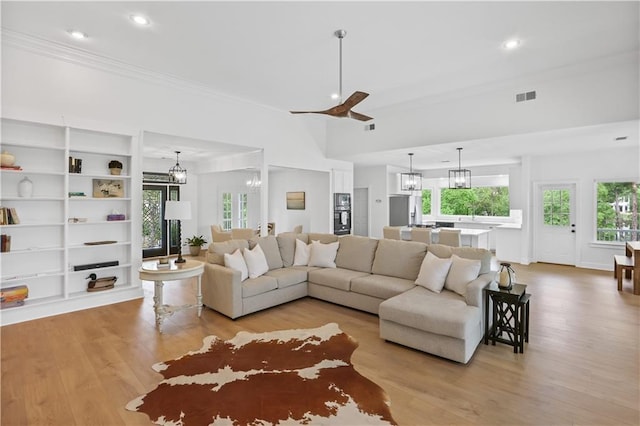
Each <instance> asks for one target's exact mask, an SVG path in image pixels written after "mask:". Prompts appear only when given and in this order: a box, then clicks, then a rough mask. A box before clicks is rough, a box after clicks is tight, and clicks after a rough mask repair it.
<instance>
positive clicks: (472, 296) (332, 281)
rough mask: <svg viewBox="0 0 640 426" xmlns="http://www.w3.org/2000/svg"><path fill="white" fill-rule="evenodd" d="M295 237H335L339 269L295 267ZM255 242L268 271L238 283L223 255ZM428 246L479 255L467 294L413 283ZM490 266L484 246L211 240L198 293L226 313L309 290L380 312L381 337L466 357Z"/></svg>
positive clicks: (282, 237) (282, 238)
mask: <svg viewBox="0 0 640 426" xmlns="http://www.w3.org/2000/svg"><path fill="white" fill-rule="evenodd" d="M296 239H299V240H301V241H302V242H304V243H310V242H311V241H319V242H321V243H323V244H327V243H331V242H335V241H338V242H339V246H338V250H337V253H336V257H335V265H336V267H335V268H329V267H326V268H320V267H313V266H294V259H295V247H296ZM256 244H258V245H260V248H261V249H262V251H263V252H264V254H265V258H266V260H267V264H268V268H269V271H268V272H266V273H265V274H263V275H261V276H259V277H257V278H248V279H246V280H244V281H242V280H241V273H240V271H237V270H234V269H230V268H228V267H225V266H224V254H225V253H232V252H234V251H235V250H237V249H246V248H249V249H250V248H253V247H254V246H255V245H256ZM427 251H429V252H431V253H433V254H434V255H436V256H437V257H438V258H449V257H451V256H452V255H454V254H455V255H457V256H459V257H461V258H466V259H476V260H479V261H480V263H481V265H480V272H479V275H478V276H477V278H475V279H474V280H473V281H471V282H470V283H469V284H468V285H467V286H466V291H465V292H464V295H461V294H458V293H456V292H454V291H450V290H448V289H446V288H445V289H443V290H442V291H441V292H440V293H435V292H433V291H431V290H428V289H426V288H424V287H422V286H419V285H416V282H415V281H416V278H417V277H418V274H419V272H420V267H421V265H422V262H423V259H424V258H425V255H426V254H427ZM490 264H491V253H490V252H489V251H488V250H484V249H472V248H468V247H460V248H451V247H447V246H442V245H438V244H431V245H427V244H423V243H419V242H411V241H398V240H385V239H382V240H377V239H373V238H365V237H357V236H351V235H346V236H342V237H337V236H335V235H333V234H313V233H309V234H293V233H284V234H279V235H278V236H277V237H274V236H268V237H261V238H255V239H252V240H249V241H247V240H231V241H226V242H223V243H215V244H211V245H210V246H209V250H208V253H207V264H206V265H205V272H204V275H203V278H202V295H203V302H204V304H205V305H206V306H208V307H210V308H212V309H214V310H216V311H218V312H220V313H222V314H224V315H226V316H228V317H230V318H238V317H240V316H243V315H247V314H250V313H252V312H256V311H259V310H262V309H265V308H269V307H272V306H276V305H278V304H281V303H285V302H289V301H292V300H295V299H298V298H301V297H305V296H311V297H314V298H318V299H322V300H326V301H329V302H332V303H336V304H340V305H344V306H348V307H351V308H355V309H359V310H363V311H366V312H370V313H373V314H377V315H378V316H379V317H380V336H381V337H382V338H383V339H385V340H388V341H392V342H396V343H400V344H402V345H405V346H409V347H412V348H415V349H419V350H421V351H425V352H428V353H432V354H435V355H438V356H442V357H445V358H448V359H452V360H454V361H458V362H462V363H466V362H468V361H469V359H470V358H471V356H472V355H473V353H474V351H475V349H476V347H477V346H478V344H479V342H480V341H481V339H482V334H483V330H484V325H483V320H484V315H483V312H484V310H483V306H482V303H483V297H482V289H483V288H484V287H485V286H486V285H487V284H488V283H490V282H491V281H492V279H493V275H494V274H493V273H492V272H491V271H490Z"/></svg>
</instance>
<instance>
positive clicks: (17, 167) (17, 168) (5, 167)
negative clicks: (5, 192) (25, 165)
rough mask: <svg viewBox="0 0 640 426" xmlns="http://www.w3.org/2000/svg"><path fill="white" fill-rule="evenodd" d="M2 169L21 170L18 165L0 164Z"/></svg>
mask: <svg viewBox="0 0 640 426" xmlns="http://www.w3.org/2000/svg"><path fill="white" fill-rule="evenodd" d="M0 169H2V170H22V167H20V166H0Z"/></svg>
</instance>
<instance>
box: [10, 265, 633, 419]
mask: <svg viewBox="0 0 640 426" xmlns="http://www.w3.org/2000/svg"><path fill="white" fill-rule="evenodd" d="M516 272H517V275H518V281H520V282H523V283H526V284H528V285H529V287H528V291H529V292H530V293H532V294H533V297H532V299H531V330H530V342H529V344H528V345H527V346H526V347H525V353H524V354H517V355H516V354H514V353H513V351H512V349H511V348H510V347H508V346H505V345H500V344H498V345H497V346H485V345H484V344H481V345H480V346H479V347H478V349H477V351H476V354H475V355H474V357H473V358H472V360H471V361H470V363H469V364H468V365H461V364H457V363H454V362H451V361H447V360H444V359H440V358H438V357H435V356H432V355H428V354H424V353H421V352H418V351H414V350H411V349H408V348H405V347H402V346H399V345H396V344H392V343H386V342H384V341H382V340H381V339H380V338H379V337H378V318H377V317H376V316H374V315H370V314H367V313H363V312H358V311H355V310H352V309H348V308H344V307H340V306H336V305H332V304H329V303H326V302H322V301H319V300H315V299H310V298H306V299H302V300H299V301H296V302H292V303H289V304H286V305H283V306H279V307H275V308H272V309H269V310H266V311H263V312H259V313H256V314H253V315H249V316H247V317H244V318H240V319H238V320H236V321H231V320H229V319H227V318H226V317H224V316H222V315H219V314H217V313H216V312H214V311H212V310H209V309H205V310H204V312H203V315H202V317H201V318H200V319H198V318H197V317H196V315H195V311H193V310H189V311H184V312H180V313H178V314H176V315H175V316H173V317H172V318H170V319H169V320H168V321H166V322H165V327H164V333H163V334H162V335H161V334H158V333H157V331H156V329H155V326H154V320H153V310H152V300H151V297H152V289H151V286H148V285H146V284H145V294H146V297H145V298H144V300H136V301H131V302H126V303H120V304H115V305H111V306H106V307H102V308H97V309H90V310H85V311H81V312H76V313H71V314H66V315H60V316H56V317H50V318H46V319H42V320H36V321H30V322H26V323H21V324H16V325H11V326H5V327H2V328H1V329H0V332H1V344H2V348H1V352H2V366H1V368H2V407H1V408H2V415H1V418H0V420H1V424H2V425H3V426H8V425H45V424H47V425H121V424H127V425H136V424H140V425H148V424H150V422H149V420H148V418H147V417H146V416H145V415H144V414H139V413H131V412H128V411H126V410H125V409H124V406H125V404H126V403H127V402H128V401H129V400H131V399H133V398H135V397H137V396H138V395H140V394H142V393H146V392H148V391H150V390H152V389H153V388H154V387H155V386H156V384H157V383H158V382H159V381H160V379H161V376H160V375H159V374H157V373H155V372H154V371H152V370H151V365H152V364H154V363H156V362H159V361H163V360H167V359H171V358H174V357H177V356H179V355H181V354H183V353H185V352H187V351H189V350H194V349H198V348H200V346H201V343H202V338H203V337H205V336H207V335H210V334H215V335H217V336H220V337H222V338H225V339H227V338H231V337H233V336H234V335H235V333H236V332H238V331H240V330H248V331H256V332H259V331H268V330H274V329H285V328H304V327H316V326H320V325H322V324H325V323H327V322H337V323H338V324H339V325H340V327H341V328H342V330H344V331H345V332H347V333H348V334H350V335H351V336H353V337H355V338H356V339H357V340H358V341H359V343H360V346H359V348H358V349H357V350H356V351H355V353H354V355H353V364H354V365H355V367H356V369H357V370H358V371H359V372H360V373H362V374H363V375H364V376H366V377H368V378H369V379H371V380H373V381H375V382H376V383H378V384H379V385H380V386H382V387H383V388H384V389H385V390H386V391H387V393H388V394H389V397H390V399H391V410H392V413H393V415H394V417H395V419H396V421H398V423H400V424H402V425H423V424H424V425H427V424H456V425H457V424H490V425H497V424H501V425H506V424H509V425H512V424H535V425H551V424H563V425H564V424H567V425H568V424H580V425H623V424H630V425H638V424H640V414H639V403H640V391H639V361H640V360H639V353H640V351H639V341H640V336H639V330H640V328H639V324H640V320H639V317H640V315H639V313H640V296H633V295H632V294H630V291H631V289H630V281H629V280H626V281H625V291H624V292H623V293H619V292H618V291H617V290H616V282H615V280H614V279H613V277H612V273H609V272H601V271H593V270H585V269H577V268H572V267H564V266H557V265H542V264H537V265H531V266H528V267H525V266H520V265H516ZM193 287H194V285H193V284H192V283H191V282H187V283H184V284H175V283H174V284H173V285H172V284H168V285H167V286H166V287H165V288H166V291H165V295H166V297H165V301H168V302H172V303H173V302H175V303H181V302H184V301H187V300H188V299H189V298H190V297H192V296H193Z"/></svg>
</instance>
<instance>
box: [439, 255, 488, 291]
mask: <svg viewBox="0 0 640 426" xmlns="http://www.w3.org/2000/svg"><path fill="white" fill-rule="evenodd" d="M479 271H480V261H479V260H475V259H463V258H461V257H459V256H457V255H455V254H454V255H452V256H451V269H449V274H448V275H447V279H446V280H445V282H444V287H445V288H446V289H447V290H451V291H455V292H456V293H458V294H459V295H461V296H464V295H465V293H466V292H467V284H469V283H470V282H471V281H473V280H475V279H476V278H478V272H479Z"/></svg>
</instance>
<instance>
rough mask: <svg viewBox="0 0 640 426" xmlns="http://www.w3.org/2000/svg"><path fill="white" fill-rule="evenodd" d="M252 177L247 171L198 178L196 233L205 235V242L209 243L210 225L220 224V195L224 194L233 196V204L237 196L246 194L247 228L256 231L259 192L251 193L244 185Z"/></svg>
mask: <svg viewBox="0 0 640 426" xmlns="http://www.w3.org/2000/svg"><path fill="white" fill-rule="evenodd" d="M252 176H253V172H249V171H235V172H218V173H203V174H201V175H199V176H198V183H199V185H198V190H197V198H198V218H199V221H198V232H199V233H200V234H202V235H205V238H206V239H207V241H211V225H215V224H218V225H221V224H222V194H223V193H225V192H230V193H231V194H233V195H232V197H233V200H234V202H235V200H236V199H237V197H236V195H237V194H247V222H248V226H249V227H250V228H254V229H257V227H258V225H259V224H260V191H259V190H258V191H251V190H249V188H247V185H246V182H247V180H249V179H251V177H252ZM234 227H235V225H234ZM198 235H199V234H198Z"/></svg>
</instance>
